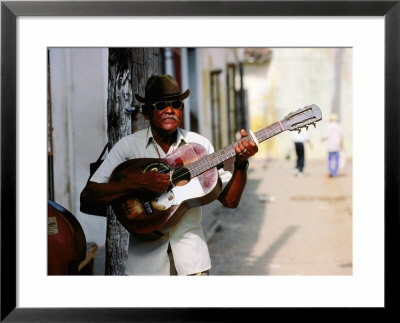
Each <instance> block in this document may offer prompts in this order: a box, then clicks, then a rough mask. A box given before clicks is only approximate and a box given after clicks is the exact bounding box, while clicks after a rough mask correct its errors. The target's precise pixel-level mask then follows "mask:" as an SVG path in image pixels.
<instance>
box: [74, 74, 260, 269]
mask: <svg viewBox="0 0 400 323" xmlns="http://www.w3.org/2000/svg"><path fill="white" fill-rule="evenodd" d="M189 94H190V91H189V90H186V91H185V92H183V93H181V92H180V89H179V86H178V84H177V82H176V80H175V79H174V78H173V77H172V76H170V75H153V76H151V77H150V78H149V79H148V80H147V82H146V88H145V97H141V96H140V95H138V94H136V98H137V99H138V101H140V102H142V103H144V106H143V108H142V110H143V111H142V112H143V114H144V116H145V118H146V119H147V120H148V121H149V123H150V127H149V128H147V129H143V130H140V131H137V132H135V133H134V134H132V135H128V136H126V137H124V138H122V139H120V140H119V141H118V142H117V143H116V144H115V145H114V147H113V148H112V150H111V151H110V152H109V153H108V155H107V157H106V159H105V160H104V162H103V163H102V165H101V166H100V167H99V169H98V170H97V171H96V173H95V174H94V175H93V176H92V178H91V179H90V181H89V182H88V183H87V185H86V186H85V188H84V189H83V191H82V193H81V211H82V212H85V213H89V214H96V212H97V210H98V209H99V208H101V207H104V206H106V205H110V204H113V202H115V201H117V200H119V199H121V198H124V197H125V196H128V195H132V194H133V195H135V194H136V193H138V192H148V193H150V194H162V193H164V192H166V191H168V190H169V188H171V182H172V181H171V174H168V173H163V172H160V171H157V170H156V171H147V172H143V171H140V170H139V169H138V170H137V171H129V172H126V173H125V174H124V176H122V177H121V178H120V179H118V180H115V181H112V180H110V178H111V177H112V176H111V175H112V173H113V170H114V169H116V167H117V166H118V165H120V164H121V163H123V162H126V161H128V160H132V159H138V158H158V159H163V158H166V157H167V156H170V155H171V154H174V152H176V151H177V149H179V148H181V147H182V146H184V145H187V144H199V145H201V146H202V147H204V149H206V151H207V153H208V154H211V153H213V152H214V148H213V146H212V144H211V143H210V141H209V140H208V139H207V138H205V137H203V136H201V135H199V134H197V133H194V132H188V131H185V130H184V129H181V128H179V125H180V123H181V121H182V117H183V108H184V103H183V100H184V99H185V98H187V97H188V96H189ZM241 136H242V140H241V141H239V142H238V144H237V145H236V146H235V153H236V155H235V157H234V158H235V162H234V170H233V173H230V172H228V171H226V170H224V169H223V168H221V169H219V170H218V176H219V179H220V180H221V182H222V187H223V189H222V191H221V193H220V194H219V196H218V200H219V201H220V202H221V203H222V204H223V205H224V206H226V207H229V208H235V207H237V206H238V204H239V201H240V198H241V195H242V192H243V190H244V187H245V185H246V181H247V167H248V158H249V157H251V156H253V155H254V154H255V153H256V152H257V151H258V147H257V144H256V143H255V141H254V140H245V139H244V138H245V137H247V136H248V135H247V133H246V131H245V130H243V129H242V130H241ZM215 169H216V168H215ZM135 207H138V208H143V209H146V210H147V208H150V211H149V213H152V212H153V211H154V210H153V207H152V206H151V205H150V204H146V203H144V204H143V205H139V206H137V205H136V206H135ZM156 207H157V205H156ZM201 219H202V211H201V207H200V206H195V207H193V208H190V209H188V210H185V213H184V215H183V216H182V217H181V218H180V219H179V221H178V222H177V223H176V224H174V225H173V226H170V227H166V228H164V227H162V228H160V229H159V230H157V233H158V235H159V236H158V237H157V239H155V240H154V239H152V240H146V239H142V237H141V236H140V235H136V234H135V233H133V234H132V233H131V235H130V241H129V254H128V260H127V263H126V269H125V274H127V275H170V274H172V273H175V272H176V273H177V274H178V275H207V274H208V273H209V270H210V268H211V260H210V255H209V252H208V247H207V243H206V240H205V237H204V233H203V229H202V224H201ZM168 250H171V252H170V253H169V252H168ZM173 264H174V265H173ZM175 270H176V271H175Z"/></svg>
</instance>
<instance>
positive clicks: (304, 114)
mask: <svg viewBox="0 0 400 323" xmlns="http://www.w3.org/2000/svg"><path fill="white" fill-rule="evenodd" d="M320 120H322V114H321V110H320V108H319V107H318V106H316V105H315V104H311V105H307V106H305V107H304V108H302V109H299V110H297V111H295V112H291V113H289V114H288V115H287V116H286V117H285V118H284V119H283V120H282V121H281V124H282V126H283V128H284V129H285V130H290V131H293V130H298V131H300V130H301V128H304V127H306V128H308V126H309V125H311V124H312V125H314V127H315V123H316V122H318V121H320Z"/></svg>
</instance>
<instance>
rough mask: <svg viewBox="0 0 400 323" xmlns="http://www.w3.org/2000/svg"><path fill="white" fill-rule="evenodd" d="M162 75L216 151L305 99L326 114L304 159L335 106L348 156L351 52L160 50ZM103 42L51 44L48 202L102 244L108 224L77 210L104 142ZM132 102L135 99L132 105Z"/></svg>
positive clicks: (282, 142) (265, 153)
mask: <svg viewBox="0 0 400 323" xmlns="http://www.w3.org/2000/svg"><path fill="white" fill-rule="evenodd" d="M161 53H162V55H160V57H161V59H160V73H169V74H173V75H174V76H175V77H176V78H177V80H178V83H179V84H180V87H181V90H182V91H184V90H185V89H187V88H189V89H190V90H191V94H190V96H189V98H188V99H187V100H186V101H185V110H184V123H183V127H184V128H186V129H188V130H191V131H195V132H198V133H200V134H202V135H204V136H205V137H207V138H209V139H210V140H212V142H213V144H214V146H215V148H216V149H219V148H222V147H224V146H226V145H228V144H230V143H232V142H234V141H236V140H237V137H236V136H237V132H238V131H239V130H240V129H241V128H245V129H251V130H253V131H256V130H259V129H260V128H264V127H266V126H267V125H269V124H271V123H273V122H275V121H278V120H280V119H282V118H283V117H284V116H286V115H287V114H288V113H290V112H292V111H294V110H297V109H299V108H302V107H304V106H306V105H308V104H316V105H318V106H319V107H320V108H321V111H322V114H323V121H321V122H319V123H318V124H317V128H316V129H314V128H313V127H311V128H310V129H309V133H310V139H311V141H312V142H313V147H314V148H313V149H312V150H310V151H309V152H308V158H319V159H323V158H325V157H326V151H325V147H324V144H323V143H322V142H321V137H322V133H323V129H324V126H325V125H326V123H327V120H328V117H329V114H330V113H331V112H332V111H334V112H336V113H337V114H338V115H339V116H340V119H341V122H342V124H343V126H344V129H345V149H346V153H347V155H348V156H351V154H352V50H351V49H349V48H162V49H161ZM107 83H108V49H107V48H51V49H49V114H48V115H49V131H48V139H49V140H48V142H49V145H48V146H49V149H48V153H49V174H52V176H50V177H49V178H50V180H49V187H53V188H54V189H53V191H54V196H53V199H54V200H55V201H56V202H57V203H59V204H61V205H62V206H64V207H65V208H66V209H68V210H69V211H71V213H73V214H74V215H75V216H76V217H77V218H78V220H79V221H80V223H81V225H82V227H83V229H84V231H85V234H86V236H87V240H88V241H95V242H96V243H97V244H99V245H104V242H105V230H106V224H105V223H106V222H105V219H104V218H102V217H96V216H91V215H87V214H83V213H81V212H80V211H79V195H80V192H81V190H82V189H83V187H84V186H85V184H86V181H87V179H88V176H89V164H90V163H93V162H94V161H96V159H97V157H98V156H99V154H100V153H101V151H102V149H103V147H104V145H105V144H106V142H107V116H106V114H107V112H106V111H107ZM137 103H138V102H132V105H135V104H137ZM292 145H293V144H292V142H291V137H290V133H289V132H285V133H283V134H280V135H278V136H276V137H273V138H271V139H270V140H268V141H266V142H264V143H262V144H261V145H260V152H259V154H257V155H256V156H255V157H253V158H260V159H276V160H283V159H286V158H290V156H291V155H293V154H294V151H293V146H292Z"/></svg>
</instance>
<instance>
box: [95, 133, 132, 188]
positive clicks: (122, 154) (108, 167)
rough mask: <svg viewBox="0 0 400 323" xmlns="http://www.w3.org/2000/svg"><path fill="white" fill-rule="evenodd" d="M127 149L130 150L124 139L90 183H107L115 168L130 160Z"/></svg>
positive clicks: (109, 154) (112, 150) (113, 149)
mask: <svg viewBox="0 0 400 323" xmlns="http://www.w3.org/2000/svg"><path fill="white" fill-rule="evenodd" d="M127 149H129V147H128V145H127V143H126V141H125V140H124V138H122V139H121V140H120V141H118V142H117V143H116V144H115V145H114V146H113V148H112V149H111V151H110V152H109V153H108V155H107V157H106V158H105V159H104V161H103V163H102V164H101V165H100V167H99V168H98V169H97V171H96V172H95V173H94V174H93V176H92V177H91V178H90V181H91V182H96V183H107V182H108V179H109V177H110V175H111V173H112V171H113V170H114V169H115V167H117V166H118V165H119V164H121V163H122V162H124V161H126V160H127V159H128V158H127V156H128V154H127Z"/></svg>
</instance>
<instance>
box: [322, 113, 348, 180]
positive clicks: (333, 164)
mask: <svg viewBox="0 0 400 323" xmlns="http://www.w3.org/2000/svg"><path fill="white" fill-rule="evenodd" d="M322 140H323V141H326V149H327V151H328V170H329V177H337V176H339V160H340V159H339V158H340V151H342V150H343V130H342V126H341V125H340V123H339V122H338V116H337V114H335V113H332V114H331V115H330V117H329V123H328V126H327V128H326V129H325V133H324V136H323V138H322Z"/></svg>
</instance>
